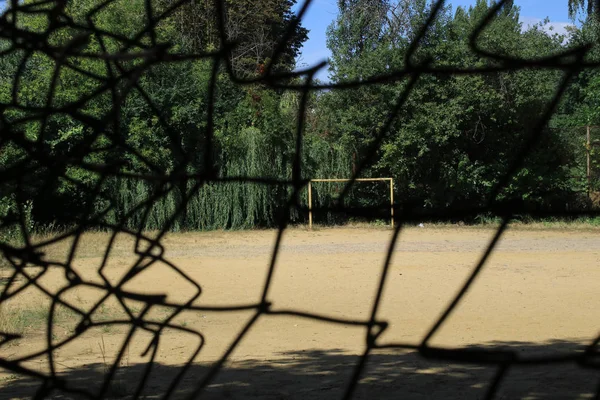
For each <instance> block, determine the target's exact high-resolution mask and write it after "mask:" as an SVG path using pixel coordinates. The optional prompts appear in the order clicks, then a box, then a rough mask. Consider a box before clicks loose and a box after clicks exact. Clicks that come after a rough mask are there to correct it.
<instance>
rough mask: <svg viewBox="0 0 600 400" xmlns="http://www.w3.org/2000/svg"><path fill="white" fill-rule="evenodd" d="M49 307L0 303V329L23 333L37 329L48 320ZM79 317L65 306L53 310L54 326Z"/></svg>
mask: <svg viewBox="0 0 600 400" xmlns="http://www.w3.org/2000/svg"><path fill="white" fill-rule="evenodd" d="M49 314H50V309H49V307H45V306H43V305H39V306H32V307H27V308H25V307H21V306H6V305H0V331H2V332H9V333H13V334H18V335H23V334H26V333H28V332H30V331H32V330H39V329H40V328H41V327H43V326H44V325H45V324H47V322H48V317H49ZM77 318H79V317H78V316H77V314H76V313H75V312H74V311H72V310H70V309H68V308H65V307H61V306H58V307H56V309H55V312H54V326H58V325H59V324H61V323H64V322H70V321H73V320H75V319H77Z"/></svg>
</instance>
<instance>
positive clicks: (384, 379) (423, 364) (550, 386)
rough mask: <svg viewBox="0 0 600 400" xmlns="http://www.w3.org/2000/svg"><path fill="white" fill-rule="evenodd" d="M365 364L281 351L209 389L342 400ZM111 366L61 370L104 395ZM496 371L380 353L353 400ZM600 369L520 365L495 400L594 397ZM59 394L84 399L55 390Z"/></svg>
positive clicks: (29, 384)
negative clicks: (357, 367)
mask: <svg viewBox="0 0 600 400" xmlns="http://www.w3.org/2000/svg"><path fill="white" fill-rule="evenodd" d="M485 348H486V349H495V350H499V349H507V350H512V351H515V352H519V354H520V355H522V356H526V357H533V356H535V357H538V356H543V355H559V354H574V353H577V352H580V351H582V350H583V347H582V345H581V344H579V343H575V342H567V341H553V342H550V343H546V344H543V345H542V344H537V345H535V344H531V343H520V342H511V343H497V344H493V345H490V346H487V347H485ZM357 361H358V357H357V356H355V355H348V354H346V353H344V352H342V351H340V350H328V351H322V350H312V351H300V352H289V353H284V354H278V355H277V357H276V358H274V359H273V360H252V359H248V360H240V361H232V362H230V363H229V364H228V365H227V366H226V367H225V368H224V369H223V370H222V371H221V372H220V373H219V374H218V375H217V377H216V379H215V380H214V381H213V382H212V383H211V385H210V386H209V387H208V388H206V389H205V391H204V392H202V394H201V396H200V397H199V398H208V399H221V398H231V399H288V398H292V399H335V398H341V397H342V396H343V394H344V390H345V388H346V387H347V385H348V383H349V382H350V379H351V375H352V372H353V369H354V366H355V365H356V362H357ZM144 367H145V365H135V366H128V367H124V368H120V369H119V371H118V374H117V375H116V376H115V377H114V379H113V380H112V381H111V382H112V384H111V389H110V392H109V393H108V394H107V395H106V396H105V397H106V398H123V399H127V398H132V397H133V394H134V393H135V390H136V386H137V383H139V382H140V378H141V376H142V374H143V370H144ZM209 367H210V365H202V364H194V365H192V366H191V367H190V369H189V370H188V372H187V373H186V374H185V375H184V377H183V379H182V381H181V383H180V384H179V385H178V386H177V389H176V391H175V392H174V394H173V396H172V398H184V397H186V395H189V394H190V393H191V392H192V391H193V389H194V387H195V386H196V385H197V383H198V382H199V381H200V380H201V379H202V378H203V377H204V376H206V374H207V373H208V371H209V369H210V368H209ZM181 368H182V367H181V366H169V365H164V364H159V363H156V364H154V366H153V369H152V372H151V375H150V376H149V379H148V380H147V382H146V384H145V385H144V390H143V392H142V398H147V399H154V398H162V397H163V396H164V394H165V391H166V390H167V388H168V387H169V385H170V384H171V382H173V379H174V378H175V376H176V375H177V374H178V373H179V372H180V371H181ZM105 369H106V367H105V366H104V365H101V364H92V365H87V366H85V367H83V368H80V369H77V370H71V371H70V372H67V373H64V374H62V375H61V377H62V378H64V379H65V380H66V382H67V383H68V385H69V387H70V388H78V389H84V390H87V391H90V393H94V394H95V395H97V394H98V393H99V392H98V390H99V387H100V386H101V384H102V381H103V379H104V377H105V372H106V371H105ZM496 371H497V368H496V367H494V366H481V365H473V364H459V363H448V362H439V361H433V360H427V359H424V358H422V357H420V356H419V354H418V353H416V352H413V351H397V352H390V351H386V352H376V353H373V354H372V355H371V356H370V357H369V360H368V367H367V369H366V371H365V372H364V373H363V376H362V378H361V380H360V383H359V385H358V387H357V389H356V392H355V396H354V398H358V399H480V398H483V397H484V396H485V394H486V391H487V389H488V387H489V385H490V382H491V381H492V378H493V376H494V374H495V373H496ZM599 383H600V371H599V370H598V369H588V368H582V367H580V366H578V365H577V364H576V363H560V364H551V365H544V366H527V367H513V368H511V369H510V370H509V372H508V374H507V375H506V377H505V379H504V380H503V382H502V384H501V385H500V387H499V388H498V391H497V392H496V396H495V398H496V399H529V400H535V399H592V398H595V396H597V395H598V394H597V393H596V392H597V391H598V389H599V385H598V384H599ZM41 384H42V382H41V381H40V380H37V379H33V378H29V377H16V378H14V379H11V380H9V381H7V382H0V390H1V393H2V395H1V396H0V398H2V399H25V398H32V397H33V396H34V394H35V392H36V390H37V389H38V388H39V387H40V385H41ZM49 398H52V399H79V398H85V397H83V396H75V395H72V394H68V393H61V392H59V391H54V392H53V393H52V395H51V396H50V397H49Z"/></svg>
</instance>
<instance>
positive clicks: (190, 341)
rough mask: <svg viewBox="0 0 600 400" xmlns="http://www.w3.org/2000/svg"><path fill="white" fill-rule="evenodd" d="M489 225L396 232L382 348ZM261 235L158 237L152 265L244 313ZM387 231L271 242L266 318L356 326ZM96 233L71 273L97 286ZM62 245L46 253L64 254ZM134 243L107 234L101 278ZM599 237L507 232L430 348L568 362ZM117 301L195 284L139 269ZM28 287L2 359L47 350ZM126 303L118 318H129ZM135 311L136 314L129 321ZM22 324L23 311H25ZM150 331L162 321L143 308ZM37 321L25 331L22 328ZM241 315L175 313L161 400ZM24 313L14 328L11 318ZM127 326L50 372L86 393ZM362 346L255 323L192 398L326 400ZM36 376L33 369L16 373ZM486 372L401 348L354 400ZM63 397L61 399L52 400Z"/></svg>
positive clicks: (517, 387)
mask: <svg viewBox="0 0 600 400" xmlns="http://www.w3.org/2000/svg"><path fill="white" fill-rule="evenodd" d="M493 234H494V230H493V229H489V230H487V229H482V228H449V227H445V228H430V227H426V228H425V229H419V228H409V229H407V230H406V231H403V232H402V233H401V234H400V240H399V243H398V246H397V247H396V251H395V252H394V258H393V261H392V267H391V271H390V274H389V277H388V279H387V282H386V284H385V288H384V292H383V300H382V305H381V308H380V311H379V313H378V318H379V319H383V320H386V321H388V322H389V324H390V327H389V328H388V330H387V331H386V332H385V333H384V334H383V335H382V336H381V337H380V338H379V339H378V340H379V342H381V343H386V342H402V343H414V344H415V345H418V344H419V343H420V340H422V338H423V336H424V335H425V334H426V333H427V331H428V330H429V329H430V328H431V326H432V324H433V323H434V322H435V321H436V319H437V318H438V317H439V315H440V313H441V312H442V311H443V310H444V308H445V306H446V305H447V304H448V302H449V301H450V300H451V299H452V297H453V296H454V295H455V294H456V292H457V290H458V289H459V288H460V286H461V284H462V283H463V282H464V280H465V279H466V278H467V276H468V274H469V273H470V272H471V271H472V268H473V265H474V264H476V262H477V261H478V259H479V258H480V256H481V253H482V251H483V250H484V248H485V246H486V244H487V243H489V241H490V239H491V237H492V235H493ZM275 235H276V233H275V231H251V232H212V233H188V234H171V235H170V236H168V237H167V238H166V240H165V241H164V245H165V248H166V249H167V250H166V254H165V257H166V258H167V259H168V260H170V261H172V262H173V263H174V264H175V265H177V266H178V267H179V268H181V269H182V270H183V271H184V272H185V273H187V274H188V275H189V276H190V277H192V278H193V279H194V280H195V281H196V282H197V283H198V284H199V285H200V286H201V288H202V294H201V296H200V297H199V299H198V300H197V301H196V303H195V304H197V305H210V306H220V305H223V306H225V305H231V304H240V305H244V304H252V303H256V302H257V301H259V299H260V295H261V292H262V288H263V282H264V279H265V274H266V273H267V269H268V265H269V262H270V257H271V252H272V245H273V242H274V240H275ZM391 235H392V232H391V231H390V230H388V229H383V228H382V229H374V228H371V229H366V228H336V229H320V230H315V231H306V230H302V229H291V230H289V231H286V233H285V236H284V239H283V248H282V249H281V251H280V254H279V257H278V259H277V268H276V270H275V276H274V281H273V287H272V290H271V292H270V295H269V300H270V301H272V303H273V307H274V309H275V310H286V309H294V310H297V311H306V312H312V313H315V312H316V313H322V314H323V315H329V316H333V317H337V318H348V319H356V318H365V319H366V318H368V316H369V314H370V311H371V307H372V302H373V293H375V291H376V288H377V285H378V282H379V278H380V273H381V266H382V265H383V262H384V257H385V254H386V250H387V245H388V243H389V241H390V237H391ZM107 240H108V235H106V234H100V233H94V234H88V235H86V236H85V237H84V240H83V243H82V245H81V246H80V250H79V251H78V253H77V256H76V258H75V261H74V267H75V269H77V271H78V273H79V274H80V275H81V276H82V277H85V279H97V280H98V282H101V278H100V277H99V276H98V272H97V270H98V267H99V265H100V263H101V260H102V255H103V252H104V249H105V245H106V242H107ZM61 246H63V247H56V248H52V249H48V251H49V252H54V253H55V254H65V251H66V249H67V248H68V247H67V246H68V243H67V244H61ZM132 246H133V240H131V239H130V238H127V237H120V238H119V239H118V242H117V244H116V245H115V246H114V250H113V251H112V252H111V254H110V259H109V262H108V268H107V271H106V275H107V277H108V278H109V280H114V282H116V281H117V280H118V279H119V278H121V277H122V275H123V274H124V273H125V270H126V268H127V267H128V266H130V265H132V260H133V257H132ZM599 261H600V241H599V240H598V231H597V230H596V231H585V230H573V231H564V230H562V231H561V230H557V229H552V230H520V229H514V230H510V229H509V231H507V232H506V234H505V235H504V236H503V239H502V241H501V243H500V244H499V246H498V247H497V250H496V251H495V252H494V254H493V256H492V258H491V259H490V260H489V261H488V263H487V265H486V266H485V269H484V271H483V273H482V274H481V275H480V277H479V278H478V279H477V281H476V282H475V284H474V285H473V287H472V289H471V290H470V291H469V292H468V294H467V296H466V298H465V299H464V301H463V302H462V303H461V304H460V305H459V307H458V309H457V310H456V312H455V313H454V314H453V315H452V316H451V318H450V319H449V320H448V322H447V323H446V324H445V325H444V326H443V328H442V330H441V331H440V332H439V333H438V334H437V335H436V336H435V337H434V338H433V340H432V343H431V344H432V345H443V346H451V347H464V346H473V347H474V348H488V349H489V348H497V349H504V348H509V349H512V350H515V349H517V350H518V351H520V352H523V354H527V355H531V357H535V356H538V355H548V354H556V355H561V354H571V353H572V352H576V351H579V349H580V348H581V347H582V346H583V345H585V344H589V342H590V341H591V340H593V338H594V337H595V336H596V335H597V334H598V331H597V329H598V324H597V322H598V321H599V320H600V295H599V294H598V293H599V291H598V287H599V285H598V284H599V282H600V268H599V267H598V266H599ZM40 282H41V283H42V284H43V285H44V287H46V288H48V290H50V291H56V290H58V289H59V288H60V287H62V286H64V285H65V282H66V280H65V277H64V273H62V272H61V271H58V270H57V271H49V272H47V273H46V274H44V275H43V276H42V277H41V278H40ZM123 289H125V290H132V291H137V292H143V293H156V294H162V293H166V294H168V299H170V300H172V301H173V302H174V303H175V302H179V303H182V302H184V301H185V299H187V298H189V297H190V296H193V293H194V290H195V288H194V287H193V286H192V285H191V284H190V283H188V282H186V281H185V280H183V279H181V278H180V277H179V276H178V275H177V274H176V273H175V272H174V271H173V270H172V269H170V268H166V267H165V268H163V267H162V266H161V265H154V266H152V267H150V269H148V271H145V272H144V273H143V274H140V275H139V276H138V277H136V278H135V279H133V280H132V281H131V282H130V283H128V284H127V285H125V287H124V288H123ZM37 290H38V289H35V288H33V287H30V288H28V289H27V290H26V291H24V292H22V293H21V294H19V295H18V296H16V297H15V298H12V299H11V300H10V301H7V302H6V304H3V310H2V315H1V316H2V321H3V322H2V323H3V324H4V325H5V326H10V325H11V324H12V326H13V328H14V329H21V332H22V333H23V334H24V338H23V339H21V340H20V341H18V342H16V343H15V344H13V345H11V346H7V347H3V352H6V353H8V354H2V356H3V357H8V359H14V358H18V357H21V356H24V355H26V354H30V353H35V352H36V351H38V350H43V349H45V348H46V346H47V343H46V340H47V332H46V328H45V322H44V317H43V315H44V312H43V310H44V309H47V308H49V302H47V301H46V300H44V297H43V296H42V295H40V293H38V292H37ZM102 294H103V292H101V291H97V292H95V291H94V290H93V289H89V288H88V289H85V291H84V290H79V291H78V290H72V291H68V292H66V293H64V294H63V296H64V298H65V299H67V298H68V299H69V300H71V301H73V302H74V303H77V304H80V306H81V308H83V309H85V307H86V305H91V304H94V303H95V301H97V298H98V297H99V296H101V295H102ZM134 303H135V302H133V301H132V302H131V306H132V308H133V309H135V304H134ZM137 312H139V313H142V312H144V311H143V310H142V309H139V310H137ZM36 313H37V314H36ZM148 313H149V314H151V315H152V317H153V318H155V319H156V321H163V320H164V318H165V315H166V313H165V312H164V310H161V309H160V308H155V309H152V310H150V311H148ZM38 314H39V315H41V316H42V317H41V318H40V320H39V321H36V320H35V319H34V318H33V317H31V316H35V315H38ZM95 315H97V316H98V318H100V319H102V318H105V319H106V321H118V320H119V319H120V318H121V319H123V318H124V312H123V311H122V308H121V307H120V306H119V304H118V303H117V302H116V301H114V302H112V303H111V302H110V301H109V302H107V303H106V305H105V306H103V309H102V310H98V312H97V313H96V314H95ZM252 315H253V311H238V312H204V311H203V312H184V313H182V314H181V315H179V316H177V317H176V319H175V321H174V322H176V323H177V324H179V325H180V326H184V327H190V328H192V329H193V330H195V331H199V332H200V333H201V334H202V335H203V338H204V340H205V342H204V347H203V348H202V351H201V352H200V353H199V355H198V356H197V357H196V359H195V362H194V364H193V366H192V367H191V368H190V370H189V372H188V373H187V374H186V375H185V376H184V379H183V381H182V382H181V384H180V385H179V388H178V391H177V395H176V396H175V398H179V397H182V396H183V394H185V393H187V391H189V390H190V388H191V387H193V386H194V385H193V384H194V383H196V382H198V380H200V379H201V378H202V376H203V375H205V374H206V373H207V371H208V367H209V366H210V363H211V362H214V361H215V360H217V359H218V358H219V357H220V356H221V355H222V354H223V352H224V351H225V350H226V349H227V347H228V346H229V345H230V344H231V342H232V341H233V340H234V338H235V336H236V335H237V333H239V331H240V330H241V329H242V327H243V326H244V324H245V323H246V322H247V321H248V320H249V319H250V318H251V316H252ZM17 316H22V317H23V318H25V316H28V318H29V319H28V320H27V321H29V322H28V323H24V322H22V321H21V322H19V321H16V319H17ZM55 318H56V321H58V322H57V323H56V324H55V327H54V329H53V331H52V333H51V336H52V340H55V341H60V339H61V337H66V336H68V335H69V331H70V330H71V329H74V326H75V325H76V324H77V322H78V321H77V320H76V319H72V318H69V315H68V313H66V312H65V311H64V310H63V312H62V313H61V312H60V310H57V314H56V316H55ZM127 334H128V330H127V327H126V326H125V327H124V326H122V325H119V324H118V323H110V324H107V325H105V326H103V327H98V328H94V329H91V330H90V331H89V332H86V333H85V334H83V335H82V336H80V337H79V338H77V340H74V341H73V342H71V343H69V344H68V345H66V346H64V347H61V348H60V349H58V350H57V351H55V353H54V354H55V364H56V365H57V367H58V368H59V372H60V373H61V375H63V376H64V377H66V378H67V380H68V382H69V383H70V384H72V385H73V386H75V387H78V386H79V387H84V388H86V389H89V388H90V387H93V386H94V385H98V386H100V383H101V380H102V379H104V376H105V374H106V373H107V371H106V369H107V366H110V365H111V364H112V361H113V360H114V357H115V355H116V353H117V352H118V349H119V348H120V344H121V343H122V342H123V340H124V338H125V336H126V335H127ZM135 335H136V337H135V340H133V341H132V345H131V346H130V348H128V349H127V352H126V354H125V355H124V357H123V359H122V360H121V362H120V366H121V367H120V369H119V370H118V372H117V375H116V377H115V378H114V379H113V385H112V387H111V390H112V395H113V397H120V398H127V397H128V396H129V395H131V394H132V393H133V390H134V387H135V384H136V383H137V379H138V378H137V377H139V376H141V374H142V372H143V368H142V365H143V363H144V362H145V360H148V359H149V357H150V354H146V355H145V356H142V355H141V354H142V353H143V352H144V351H145V350H146V347H147V346H148V344H149V340H150V339H151V336H150V335H147V337H145V336H144V335H145V334H144V333H141V332H137V333H135ZM199 340H201V339H199V338H198V337H196V336H194V335H192V334H189V335H188V334H185V333H182V332H174V331H169V330H165V331H164V333H163V334H162V335H161V339H160V344H159V350H158V355H157V357H156V360H157V365H156V366H155V368H154V369H153V372H152V374H151V375H150V378H149V380H148V382H147V384H146V388H145V390H144V392H143V393H144V394H145V395H146V396H148V398H160V395H161V394H162V393H163V392H164V391H165V389H166V388H167V387H168V386H169V384H170V383H171V380H172V378H173V377H174V376H175V375H176V373H177V372H179V368H180V366H181V365H182V364H184V363H185V362H187V360H188V359H189V358H190V356H192V355H193V354H194V351H195V349H196V348H197V346H198V342H199ZM363 349H364V327H360V326H357V327H349V326H345V325H339V324H338V325H336V324H332V323H325V322H315V321H314V320H310V319H302V318H298V317H290V316H281V315H277V316H264V317H263V318H262V319H261V320H260V321H259V322H258V323H257V324H256V325H255V326H254V327H253V328H252V330H251V331H250V333H249V334H248V335H247V336H246V337H245V338H244V340H243V341H242V342H241V343H240V345H239V346H238V347H237V348H236V349H235V351H234V352H233V354H232V356H231V357H230V360H229V362H228V363H227V364H226V366H225V368H224V369H223V370H222V371H221V373H220V374H219V375H218V376H217V378H216V380H215V381H214V382H213V383H212V384H211V385H210V386H209V387H208V389H207V391H206V393H205V395H206V397H207V398H223V397H231V398H269V399H271V398H272V399H276V398H290V397H291V398H298V399H301V398H318V399H329V398H340V397H341V396H342V394H343V390H344V388H345V386H346V385H347V382H348V380H349V379H350V377H351V374H352V371H353V367H354V365H355V364H356V359H357V356H358V355H360V354H361V352H362V351H363ZM26 365H28V366H29V367H31V368H38V369H39V370H40V371H43V372H44V371H47V359H46V358H45V357H39V358H34V359H32V360H31V361H29V362H28V363H26ZM493 374H494V369H493V368H492V367H486V366H481V365H469V364H455V363H443V362H439V361H428V360H426V359H423V358H419V357H416V356H415V354H414V353H413V352H411V351H407V350H403V351H398V352H395V351H391V350H390V351H375V352H373V354H372V355H371V356H370V357H369V359H368V366H367V372H366V373H365V374H364V379H362V380H361V382H360V384H359V386H358V389H357V392H356V395H357V397H358V398H404V399H406V398H408V399H425V398H444V399H463V398H466V399H477V398H481V397H482V396H483V394H484V393H485V390H486V386H487V385H488V384H489V382H490V380H491V377H492V376H493ZM598 381H599V377H598V375H597V373H596V372H594V371H592V370H585V369H579V368H578V367H577V366H576V365H571V364H568V363H566V364H564V365H563V364H561V365H548V366H546V367H517V368H514V369H511V372H510V373H509V375H508V376H507V377H506V379H505V380H504V381H503V384H502V387H501V388H500V390H499V392H498V398H507V399H508V398H510V399H517V398H518V399H537V398H545V399H547V398H556V399H559V398H581V399H585V398H591V396H592V394H593V393H594V391H595V390H596V388H597V385H598V383H599V382H598ZM38 385H39V381H34V380H29V379H28V378H26V377H18V376H15V375H9V374H7V373H0V392H1V393H3V395H2V396H0V397H1V398H2V399H21V398H23V399H24V398H30V396H31V395H32V394H33V393H34V392H35V389H36V388H37V387H38ZM57 398H62V399H65V398H70V397H57Z"/></svg>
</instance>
